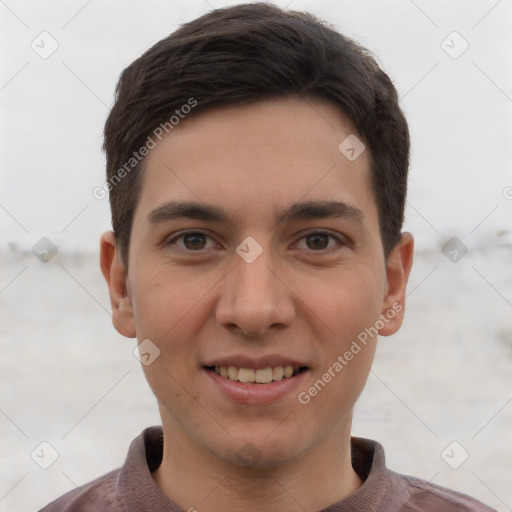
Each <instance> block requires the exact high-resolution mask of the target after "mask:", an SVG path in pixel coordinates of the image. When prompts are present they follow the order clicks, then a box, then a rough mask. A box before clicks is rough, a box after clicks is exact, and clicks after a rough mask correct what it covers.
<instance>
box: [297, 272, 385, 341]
mask: <svg viewBox="0 0 512 512" xmlns="http://www.w3.org/2000/svg"><path fill="white" fill-rule="evenodd" d="M381 288H382V285H381V280H380V279H378V278H377V277H376V275H375V274H374V275H371V276H366V275H364V274H362V273H361V272H357V271H356V270H355V269H354V270H351V269H345V270H344V271H343V272H340V273H338V274H337V275H336V276H333V278H332V279H328V280H326V281H325V282H324V283H322V284H320V283H319V285H318V286H315V287H314V288H310V289H309V290H308V293H307V295H304V296H307V297H308V305H309V307H310V308H311V311H312V312H313V313H314V314H315V315H316V316H317V317H318V319H320V320H321V321H322V322H321V325H323V327H324V328H325V329H324V330H325V332H324V333H323V334H324V336H323V337H324V338H325V337H326V338H327V339H329V340H331V342H332V343H333V345H334V348H335V349H338V350H342V349H343V348H344V347H345V345H346V344H347V343H348V344H350V342H351V341H352V340H353V339H355V338H357V336H358V335H359V334H360V333H361V332H363V331H364V330H365V329H366V328H370V327H372V326H373V325H374V324H375V322H376V321H377V320H378V318H379V315H380V308H381V302H382V299H381ZM317 323H318V322H317ZM320 339H322V338H320Z"/></svg>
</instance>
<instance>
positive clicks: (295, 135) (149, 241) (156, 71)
mask: <svg viewBox="0 0 512 512" xmlns="http://www.w3.org/2000/svg"><path fill="white" fill-rule="evenodd" d="M104 147H105V151H106V154H107V182H106V184H105V190H108V191H109V193H110V203H111V209H112V223H113V232H108V233H105V234H104V235H103V237H102V239H101V268H102V271H103V274H104V276H105V279H106V281H107V283H108V287H109V292H110V297H111V303H112V310H113V323H114V326H115V328H116V329H117V330H118V331H119V332H120V333H122V334H123V335H125V336H127V337H137V339H138V342H139V348H140V354H141V360H142V362H143V363H144V364H143V369H144V372H145V375H146V378H147V380H148V383H149V385H150V386H151V389H152V390H153V392H154V394H155V396H156V398H157V401H158V405H159V410H160V415H161V419H162V427H149V428H147V429H146V430H144V432H143V433H141V435H140V436H139V437H137V438H136V439H135V440H134V441H133V443H132V445H131V446H130V449H129V452H128V456H127V459H126V462H125V464H124V465H123V467H122V468H120V469H117V470H114V471H112V472H110V473H108V474H107V475H104V476H102V477H100V478H98V479H97V480H95V481H93V482H91V483H89V484H86V485H84V486H83V487H81V488H80V489H76V490H74V491H71V492H70V493H68V494H66V495H64V496H63V497H61V498H60V499H58V500H56V501H55V502H53V503H52V504H50V505H48V506H47V507H46V508H45V509H43V510H44V511H46V512H51V511H57V510H59V511H60V510H65V511H69V512H71V511H89V510H91V511H92V510H101V511H121V510H123V511H124V510H126V511H141V510H151V511H153V510H158V511H179V510H188V511H208V512H218V511H240V510H251V511H255V512H256V511H265V512H268V511H291V512H295V511H297V512H299V511H319V510H326V511H331V512H334V511H349V510H350V511H398V510H404V511H405V510H410V511H412V510H422V511H434V510H436V511H450V510H453V511H455V510H457V511H461V510H464V511H484V510H485V511H488V510H491V509H490V508H488V507H486V506H485V505H483V504H481V503H479V502H477V501H476V500H474V499H472V498H470V497H468V496H466V495H463V494H460V493H457V492H455V491H450V490H448V489H444V488H441V487H438V486H436V485H434V484H431V483H428V482H425V481H422V480H419V479H416V478H412V477H407V476H403V475H398V474H396V473H393V472H392V471H390V470H388V469H387V468H386V467H385V464H384V453H383V449H382V447H381V446H380V445H379V444H378V443H376V442H374V441H370V440H366V439H360V438H354V437H351V420H352V411H353V407H354V404H355V402H356V400H357V398H358V397H359V395H360V393H361V391H362V389H363V387H364V385H365V382H366V379H367V377H368V373H369V371H370V367H371V364H372V360H373V357H374V352H375V348H376V342H377V337H378V336H377V335H378V334H380V335H383V336H387V335H390V334H393V333H394V332H396V331H397V330H398V329H399V328H400V325H401V323H402V319H403V315H404V305H405V304H404V300H405V290H406V285H407V280H408V277H409V272H410V269H411V265H412V254H413V239H412V236H411V235H410V234H408V233H401V227H402V223H403V210H404V203H405V196H406V184H407V172H408V164H409V136H408V128H407V123H406V121H405V118H404V116H403V113H402V112H401V110H400V108H399V106H398V99H397V94H396V91H395V89H394V87H393V85H392V83H391V81H390V80H389V78H388V77H387V75H386V74H385V73H384V72H383V71H382V70H380V68H379V67H378V66H377V64H376V63H375V61H374V59H373V58H372V57H371V56H370V55H369V54H368V52H366V51H365V50H364V49H363V48H361V47H360V46H359V45H357V44H356V43H354V42H353V41H351V40H349V39H347V38H346V37H344V36H343V35H341V34H339V33H337V32H336V31H334V30H333V29H332V28H330V27H328V26H326V25H325V24H323V23H322V22H320V21H319V20H317V19H315V18H314V17H312V16H310V15H308V14H304V13H298V12H290V11H283V10H281V9H279V8H277V7H275V6H272V5H269V4H247V5H240V6H236V7H232V8H227V9H220V10H216V11H213V12H211V13H209V14H206V15H204V16H202V17H200V18H198V19H196V20H194V21H192V22H190V23H187V24H185V25H184V26H182V27H181V28H180V29H179V30H177V31H176V32H174V33H173V34H171V35H170V36H169V37H167V38H166V39H164V40H162V41H160V42H159V43H157V44H156V45H155V46H153V47H152V48H151V49H150V50H148V51H147V52H146V53H145V54H144V55H142V56H141V57H140V58H139V59H137V60H136V61H135V62H134V63H133V64H131V65H130V66H129V67H128V68H127V69H126V70H125V71H124V72H123V74H122V75H121V78H120V81H119V84H118V87H117V96H116V102H115V105H114V107H113V108H112V111H111V113H110V116H109V118H108V120H107V123H106V126H105V144H104Z"/></svg>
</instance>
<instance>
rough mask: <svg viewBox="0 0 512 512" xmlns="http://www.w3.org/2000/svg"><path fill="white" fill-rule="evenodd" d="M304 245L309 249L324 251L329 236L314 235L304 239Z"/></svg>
mask: <svg viewBox="0 0 512 512" xmlns="http://www.w3.org/2000/svg"><path fill="white" fill-rule="evenodd" d="M306 243H307V245H308V248H309V249H313V250H317V249H325V248H326V247H327V246H328V245H329V235H324V234H321V233H316V234H314V235H309V236H307V237H306Z"/></svg>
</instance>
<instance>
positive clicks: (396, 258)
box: [379, 233, 414, 336]
mask: <svg viewBox="0 0 512 512" xmlns="http://www.w3.org/2000/svg"><path fill="white" fill-rule="evenodd" d="M413 251H414V239H413V237H412V235H411V234H410V233H402V237H401V239H400V242H398V244H397V245H396V247H395V248H394V249H393V250H392V251H391V254H390V255H389V258H388V264H387V270H386V274H387V284H388V286H387V292H386V296H385V297H384V301H383V305H382V311H381V320H382V324H384V325H383V327H382V328H381V329H379V334H380V335H381V336H389V335H391V334H394V333H395V332H396V331H398V329H400V327H401V325H402V322H403V318H404V313H405V295H406V288H407V282H408V280H409V274H410V272H411V267H412V261H413Z"/></svg>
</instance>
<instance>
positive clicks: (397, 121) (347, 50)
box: [103, 3, 409, 264]
mask: <svg viewBox="0 0 512 512" xmlns="http://www.w3.org/2000/svg"><path fill="white" fill-rule="evenodd" d="M291 96H295V97H298V98H311V99H315V98H319V99H324V100H328V101H330V102H331V103H332V104H334V105H335V106H337V107H338V108H339V109H340V110H341V111H342V112H343V113H344V114H345V115H346V116H347V117H348V118H349V119H350V120H351V122H352V124H353V125H354V127H355V129H356V130H357V134H358V136H359V137H360V138H361V139H362V140H363V141H364V143H365V144H366V145H367V147H368V148H369V149H370V153H371V176H372V178H371V179H372V186H373V191H374V194H375V197H376V202H377V207H378V213H379V223H380V232H381V238H382V243H383V250H384V254H385V256H386V257H387V256H388V255H389V253H390V251H391V250H392V249H393V247H394V246H395V245H396V244H397V243H398V241H399V240H400V236H401V229H402V224H403V217H404V207H405V197H406V191H407V173H408V168H409V130H408V127H407V122H406V120H405V117H404V115H403V113H402V110H401V109H400V107H399V105H398V96H397V92H396V90H395V87H394V86H393V84H392V82H391V80H390V79H389V77H388V76H387V75H386V74H385V73H384V72H383V71H382V70H381V69H380V67H379V66H378V64H377V63H376V61H375V59H374V58H373V57H372V55H371V54H370V52H369V51H368V50H366V49H365V48H363V47H361V46H360V45H359V44H357V43H355V42H354V41H352V40H351V39H349V38H347V37H345V36H344V35H342V34H340V33H339V32H337V31H336V30H335V29H334V28H333V27H331V26H329V25H328V24H327V23H325V22H324V21H322V20H319V19H318V18H316V17H314V16H313V15H311V14H309V13H303V12H296V11H285V10H282V9H280V8H278V7H276V6H274V5H270V4H266V3H252V4H241V5H237V6H234V7H228V8H223V9H216V10H214V11H211V12H209V13H207V14H205V15H203V16H201V17H199V18H197V19H195V20H193V21H191V22H189V23H186V24H184V25H182V26H181V27H180V28H179V29H178V30H176V31H175V32H173V33H172V34H170V35H169V36H168V37H166V38H165V39H162V40H161V41H159V42H158V43H156V44H155V45H154V46H152V47H151V48H150V49H149V50H147V51H146V52H145V53H144V54H143V55H142V56H141V57H139V58H138V59H137V60H135V61H134V62H133V63H132V64H131V65H130V66H128V67H127V68H126V69H125V70H124V71H123V72H122V74H121V76H120V78H119V82H118V84H117V87H116V99H115V103H114V106H113V108H112V110H111V112H110V115H109V117H108V119H107V121H106V124H105V131H104V136H105V138H104V145H103V148H104V150H105V152H106V159H107V165H106V170H107V183H109V187H108V189H109V196H110V206H111V211H112V226H113V230H114V232H115V236H116V242H117V244H118V246H119V248H120V252H121V256H122V259H123V262H124V263H125V264H127V262H128V250H129V242H130V232H131V227H132V223H133V215H134V212H135V207H136V205H137V200H138V196H139V193H140V186H141V179H140V177H141V172H142V171H143V164H144V159H143V158H142V156H143V153H147V151H146V152H143V151H139V150H141V149H142V148H143V147H144V146H145V145H146V144H147V143H148V142H149V140H150V139H151V137H150V135H151V134H152V133H155V129H158V128H157V127H159V126H163V127H166V132H168V131H169V130H170V129H172V126H173V125H174V123H173V122H172V119H171V118H172V116H173V115H174V113H176V114H178V113H182V112H186V113H187V115H189V116H193V115H195V114H197V113H199V112H204V111H207V110H212V109H217V108H219V107H223V106H234V105H242V104H248V103H253V102H256V101H262V100H265V99H278V98H286V97H291ZM185 105H189V107H188V109H187V110H186V111H185V109H184V106H185ZM190 105H193V108H190ZM181 109H183V111H182V110H181ZM174 117H175V118H177V116H176V115H174ZM179 117H180V118H182V117H183V115H180V116H179ZM340 142H341V141H340ZM141 154H142V156H141ZM135 156H136V157H137V158H135ZM127 162H130V165H129V166H127ZM123 169H124V171H123ZM121 171H123V172H121Z"/></svg>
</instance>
